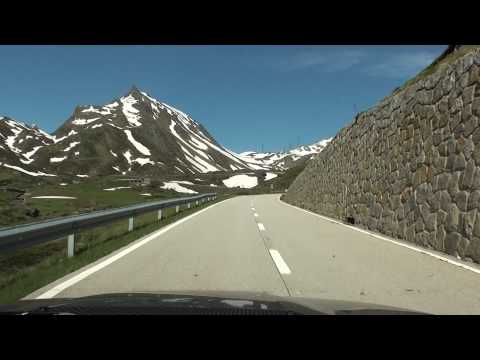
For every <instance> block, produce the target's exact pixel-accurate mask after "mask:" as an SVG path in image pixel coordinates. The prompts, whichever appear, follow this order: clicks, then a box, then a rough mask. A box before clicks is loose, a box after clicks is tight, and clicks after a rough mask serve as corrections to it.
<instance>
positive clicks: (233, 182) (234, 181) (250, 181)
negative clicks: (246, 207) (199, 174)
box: [222, 175, 258, 189]
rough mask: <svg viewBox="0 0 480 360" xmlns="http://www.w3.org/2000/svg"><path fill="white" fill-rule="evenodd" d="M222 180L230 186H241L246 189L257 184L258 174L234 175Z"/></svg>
mask: <svg viewBox="0 0 480 360" xmlns="http://www.w3.org/2000/svg"><path fill="white" fill-rule="evenodd" d="M222 182H223V184H224V185H225V186H226V187H228V188H233V187H240V188H244V189H250V188H253V187H255V186H257V184H258V179H257V177H256V176H248V175H234V176H232V177H229V178H228V179H225V180H223V181H222Z"/></svg>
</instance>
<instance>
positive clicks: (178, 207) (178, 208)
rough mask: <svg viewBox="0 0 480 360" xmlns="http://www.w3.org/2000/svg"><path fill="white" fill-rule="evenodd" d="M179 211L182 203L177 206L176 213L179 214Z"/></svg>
mask: <svg viewBox="0 0 480 360" xmlns="http://www.w3.org/2000/svg"><path fill="white" fill-rule="evenodd" d="M179 211H180V205H177V206H175V213H176V214H178V212H179Z"/></svg>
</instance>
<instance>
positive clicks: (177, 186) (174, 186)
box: [161, 181, 198, 194]
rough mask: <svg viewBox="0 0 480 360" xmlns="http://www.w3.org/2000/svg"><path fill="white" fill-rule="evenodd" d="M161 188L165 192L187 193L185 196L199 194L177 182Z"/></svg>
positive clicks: (168, 183) (167, 183) (164, 184)
mask: <svg viewBox="0 0 480 360" xmlns="http://www.w3.org/2000/svg"><path fill="white" fill-rule="evenodd" d="M161 188H162V189H165V190H174V191H176V192H180V193H185V194H198V192H197V191H193V190H190V189H187V188H186V187H183V186H181V185H180V184H177V183H176V182H173V181H170V182H164V183H163V186H162V187H161Z"/></svg>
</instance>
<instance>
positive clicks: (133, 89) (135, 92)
mask: <svg viewBox="0 0 480 360" xmlns="http://www.w3.org/2000/svg"><path fill="white" fill-rule="evenodd" d="M127 95H132V96H134V97H139V96H142V92H141V91H140V90H139V89H138V88H137V87H136V86H135V85H132V87H131V88H130V91H129V92H128V94H127Z"/></svg>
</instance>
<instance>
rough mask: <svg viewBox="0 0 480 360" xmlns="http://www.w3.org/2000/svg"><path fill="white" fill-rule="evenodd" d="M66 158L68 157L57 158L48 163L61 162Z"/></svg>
mask: <svg viewBox="0 0 480 360" xmlns="http://www.w3.org/2000/svg"><path fill="white" fill-rule="evenodd" d="M67 157H68V156H64V157H58V158H50V162H51V163H57V162H62V161H63V160H65V159H66V158H67Z"/></svg>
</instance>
